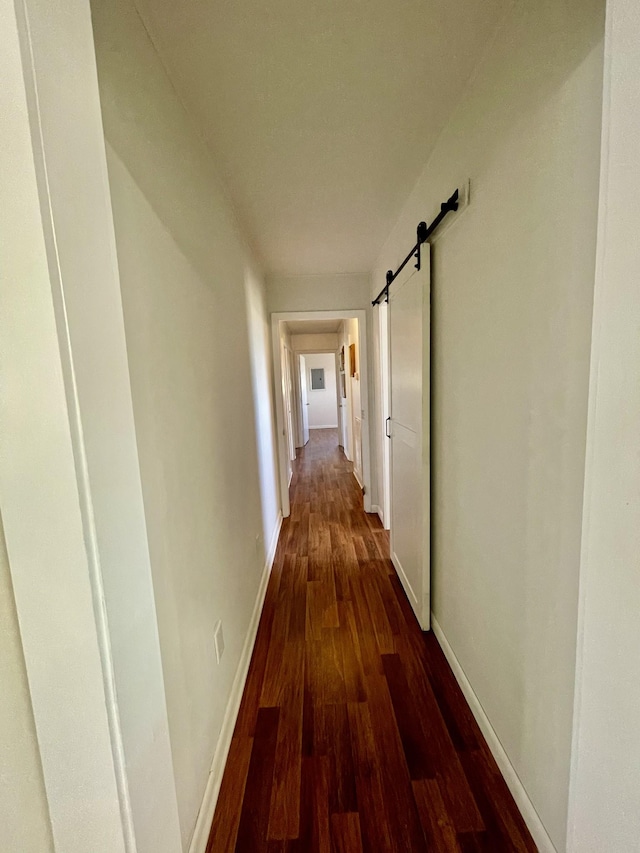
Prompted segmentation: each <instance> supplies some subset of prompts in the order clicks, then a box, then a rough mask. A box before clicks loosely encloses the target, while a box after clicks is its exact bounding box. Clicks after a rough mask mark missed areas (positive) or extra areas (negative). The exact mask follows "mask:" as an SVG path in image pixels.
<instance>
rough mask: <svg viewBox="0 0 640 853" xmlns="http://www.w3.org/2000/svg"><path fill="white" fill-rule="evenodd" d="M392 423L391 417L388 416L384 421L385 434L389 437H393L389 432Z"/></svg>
mask: <svg viewBox="0 0 640 853" xmlns="http://www.w3.org/2000/svg"><path fill="white" fill-rule="evenodd" d="M390 423H391V418H387V419H386V421H385V422H384V434H385V435H386V436H387V438H391V433H390V432H389V424H390Z"/></svg>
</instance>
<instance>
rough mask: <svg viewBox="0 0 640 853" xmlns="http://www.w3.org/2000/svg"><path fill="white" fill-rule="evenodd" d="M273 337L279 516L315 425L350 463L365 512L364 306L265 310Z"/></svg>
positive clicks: (368, 498)
mask: <svg viewBox="0 0 640 853" xmlns="http://www.w3.org/2000/svg"><path fill="white" fill-rule="evenodd" d="M272 338H273V358H274V377H275V388H276V418H277V425H278V463H279V474H280V477H279V479H280V496H281V506H282V514H283V516H285V517H286V516H288V515H289V512H290V508H289V485H290V483H291V477H292V475H293V461H294V459H295V458H296V455H297V450H298V449H299V448H302V447H305V446H306V444H307V443H308V442H309V439H310V436H311V435H312V434H313V433H314V431H316V430H317V431H319V430H327V433H326V434H325V437H327V440H331V441H334V440H335V441H336V442H337V444H338V445H339V447H340V448H341V449H342V451H343V452H344V455H345V456H346V458H347V459H348V460H349V461H350V462H352V463H353V475H354V477H355V479H356V481H357V483H358V485H359V487H360V488H361V489H362V492H363V504H364V509H365V512H371V496H370V482H371V479H370V477H371V474H370V471H371V468H370V456H369V453H370V450H369V441H370V439H369V388H368V381H369V379H368V369H367V367H368V365H367V329H366V312H365V311H362V310H360V311H335V312H334V311H301V312H289V313H279V314H272Z"/></svg>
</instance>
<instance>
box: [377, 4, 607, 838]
mask: <svg viewBox="0 0 640 853" xmlns="http://www.w3.org/2000/svg"><path fill="white" fill-rule="evenodd" d="M602 34H603V3H602V2H600V1H599V0H595V2H594V0H589V2H583V0H580V2H578V0H565V2H560V3H558V2H551V0H545V2H542V3H536V4H514V6H513V7H512V8H511V10H510V12H509V15H508V17H507V18H506V19H505V21H504V22H503V25H502V27H501V28H500V30H499V32H498V33H497V36H496V38H495V40H494V42H493V43H492V44H491V45H488V46H487V52H486V55H485V58H484V60H483V62H482V63H481V65H480V67H479V68H478V69H477V72H476V74H475V75H474V77H473V79H472V81H471V82H470V85H469V86H468V89H467V91H466V94H465V96H464V98H463V100H462V102H461V103H460V104H459V106H458V107H457V108H456V109H455V111H454V113H453V115H452V117H451V119H450V121H449V123H448V125H447V127H446V128H445V130H444V131H443V133H442V135H441V137H440V139H439V141H438V143H437V146H436V148H435V150H434V151H433V153H432V155H431V157H430V160H429V162H428V164H427V166H426V168H425V171H424V173H423V174H422V176H421V178H420V179H419V181H418V183H417V184H416V187H415V189H414V191H413V193H412V194H411V196H410V197H409V199H408V201H407V203H406V204H405V206H404V208H403V210H402V213H401V216H400V218H399V221H398V223H397V226H396V227H395V228H394V230H393V232H392V233H391V235H390V237H389V239H388V241H387V243H386V244H385V246H384V248H383V251H382V252H381V255H380V258H379V261H378V264H377V268H376V273H375V276H374V281H373V283H372V291H371V292H372V294H375V293H376V292H377V291H379V290H380V289H381V287H382V286H383V285H384V272H385V270H386V269H388V268H391V267H393V268H395V267H396V266H397V264H398V262H399V261H400V260H401V259H402V258H403V257H404V255H405V254H406V251H407V248H408V247H409V246H410V245H411V243H412V242H413V239H414V236H415V227H416V223H417V222H418V221H420V220H421V219H424V218H431V217H433V216H434V214H435V212H436V211H437V210H438V207H439V204H440V202H441V201H442V200H444V199H445V198H447V197H448V196H449V195H450V193H451V191H452V190H453V188H454V187H455V186H456V185H457V183H458V182H460V181H462V180H464V179H465V178H468V177H470V178H471V182H472V190H471V204H470V206H469V207H468V208H467V209H466V210H465V211H464V212H463V213H461V214H460V216H459V217H458V218H457V220H456V221H455V222H454V223H453V224H452V225H450V226H449V227H448V229H447V230H446V232H445V233H444V234H443V236H442V237H441V239H440V240H438V241H436V242H435V245H434V246H433V266H432V269H433V326H434V352H433V401H434V405H433V412H434V422H433V430H434V431H433V437H432V440H433V484H434V485H433V488H434V492H433V513H434V530H433V534H434V536H433V608H434V613H435V616H436V618H437V620H438V622H439V624H440V626H441V628H442V630H443V632H444V634H445V636H446V638H447V639H448V641H449V643H450V645H451V647H452V648H453V652H454V653H455V655H456V656H457V659H458V661H459V662H460V664H461V666H462V668H463V670H464V672H465V673H466V676H467V677H468V679H469V681H470V683H471V685H472V687H473V690H474V691H475V693H476V695H477V697H478V699H479V701H480V703H481V705H482V707H483V708H484V711H485V712H486V714H487V716H488V718H489V720H490V722H491V724H492V726H493V728H494V730H495V732H496V733H497V736H498V738H499V739H500V742H501V743H502V745H503V747H504V749H505V750H506V752H507V755H508V757H509V759H510V761H511V763H512V765H513V766H514V768H515V770H516V772H517V774H518V776H519V778H520V780H521V782H522V784H523V785H524V788H525V789H526V792H527V794H528V796H529V798H530V800H531V802H532V803H533V806H534V808H535V809H536V810H537V812H538V814H539V816H540V818H541V819H542V822H543V823H544V826H545V827H546V830H547V832H548V834H549V835H550V836H551V838H552V840H553V842H554V844H555V845H556V847H557V848H558V850H562V849H564V844H565V827H566V816H567V794H568V782H569V760H570V746H571V729H572V704H573V680H574V668H575V637H576V619H577V594H578V569H579V555H580V530H581V520H582V488H583V479H584V455H585V433H586V411H587V389H588V376H589V347H590V331H591V310H592V298H593V281H594V246H595V226H596V205H597V194H598V163H599V142H600V110H601V81H602ZM377 426H378V427H379V425H378V424H377ZM377 439H378V445H377V447H378V452H379V448H380V442H381V441H382V440H383V439H382V436H381V431H380V429H378V430H377Z"/></svg>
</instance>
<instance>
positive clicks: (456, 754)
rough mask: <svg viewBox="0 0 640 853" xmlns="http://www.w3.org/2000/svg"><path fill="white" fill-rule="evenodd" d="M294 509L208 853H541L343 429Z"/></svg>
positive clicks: (316, 445)
mask: <svg viewBox="0 0 640 853" xmlns="http://www.w3.org/2000/svg"><path fill="white" fill-rule="evenodd" d="M291 497H292V504H291V507H292V509H291V516H290V518H288V519H285V522H284V524H283V527H282V533H281V535H280V542H279V545H278V551H277V554H276V559H275V564H274V568H273V573H272V577H271V580H270V583H269V588H268V590H267V597H266V602H265V607H264V611H263V614H262V620H261V622H260V628H259V631H258V637H257V640H256V645H255V649H254V653H253V658H252V661H251V667H250V671H249V676H248V679H247V684H246V688H245V692H244V696H243V700H242V706H241V709H240V714H239V717H238V722H237V725H236V729H235V732H234V736H233V741H232V744H231V749H230V752H229V758H228V761H227V766H226V770H225V774H224V779H223V782H222V788H221V790H220V796H219V799H218V805H217V808H216V813H215V817H214V821H213V827H212V830H211V836H210V839H209V844H208V847H207V853H225V851H233V850H236V851H240V852H241V853H261V851H265V852H266V853H359V851H366V853H407V851H427V850H428V851H462V853H466V851H491V853H499V851H535V849H536V848H535V845H534V844H533V842H532V840H531V838H530V836H529V834H528V832H527V829H526V827H525V825H524V822H523V820H522V818H521V816H520V814H519V812H518V810H517V808H516V806H515V804H514V802H513V799H512V798H511V795H510V793H509V791H508V789H507V787H506V784H505V782H504V780H503V779H502V777H501V775H500V772H499V771H498V768H497V767H496V764H495V762H494V760H493V758H492V756H491V754H490V752H489V750H488V748H487V746H486V744H485V742H484V740H483V738H482V735H481V734H480V731H479V730H478V727H477V725H476V723H475V721H474V719H473V717H472V715H471V712H470V711H469V709H468V707H467V705H466V703H465V700H464V698H463V696H462V694H461V692H460V690H459V688H458V685H457V683H456V681H455V679H454V677H453V675H452V673H451V670H450V669H449V666H448V664H447V662H446V660H445V658H444V656H443V654H442V652H441V650H440V647H439V646H438V643H437V641H436V639H435V637H434V636H433V635H432V634H423V633H422V632H421V630H420V628H419V626H418V623H417V622H416V620H415V618H414V616H413V613H412V611H411V609H410V606H409V603H408V601H407V599H406V597H405V594H404V592H403V590H402V587H401V586H400V583H399V581H398V578H397V576H396V574H395V571H394V569H393V566H392V565H391V562H390V561H389V559H388V536H387V533H386V532H385V531H384V530H383V529H382V527H381V524H380V521H379V519H378V517H377V516H374V515H367V514H365V513H364V511H363V509H362V494H361V492H360V489H359V488H358V485H357V483H356V481H355V478H354V477H353V474H352V473H351V465H350V463H349V462H347V460H346V458H345V456H344V454H343V453H342V451H341V450H340V449H339V448H338V446H337V431H336V430H314V431H312V433H311V439H310V441H309V444H308V445H307V446H306V447H305V448H304V450H302V451H299V458H298V460H297V461H296V463H295V470H294V476H293V481H292V486H291Z"/></svg>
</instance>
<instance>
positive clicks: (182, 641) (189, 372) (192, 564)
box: [93, 0, 277, 849]
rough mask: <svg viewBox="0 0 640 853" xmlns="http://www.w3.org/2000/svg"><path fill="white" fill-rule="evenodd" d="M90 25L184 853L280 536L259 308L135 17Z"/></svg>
mask: <svg viewBox="0 0 640 853" xmlns="http://www.w3.org/2000/svg"><path fill="white" fill-rule="evenodd" d="M93 18H94V29H95V38H96V50H97V56H98V72H99V82H100V91H101V98H102V107H103V119H104V127H105V135H106V138H107V141H108V165H109V181H110V185H111V193H112V200H113V212H114V221H115V228H116V242H117V250H118V263H119V267H120V276H121V282H122V296H123V308H124V319H125V328H126V336H127V348H128V352H129V365H130V373H131V388H132V395H133V405H134V414H135V422H136V432H137V440H138V449H139V454H140V467H141V474H142V485H143V492H144V505H145V513H146V520H147V528H148V536H149V547H150V552H151V565H152V571H153V582H154V590H155V598H156V606H157V613H158V626H159V632H160V644H161V650H162V666H163V670H164V679H165V686H166V701H167V708H168V715H169V729H170V737H171V749H172V754H173V764H174V771H175V780H176V789H177V796H178V807H179V815H180V829H181V835H182V846H183V849H186V848H187V846H188V844H189V839H190V837H191V835H192V833H193V830H194V825H195V822H196V817H197V814H198V810H199V808H200V805H201V802H202V800H203V794H204V792H205V788H206V785H207V781H208V777H209V770H210V768H211V765H212V759H213V757H214V753H215V752H216V748H217V746H218V744H219V739H220V735H221V730H222V726H223V720H224V717H225V711H226V709H227V707H228V704H229V702H230V701H235V699H237V696H235V695H234V696H232V695H231V689H232V685H233V681H234V677H235V675H236V672H237V670H238V666H239V663H240V660H241V653H242V650H243V645H244V643H245V639H246V636H247V632H248V629H249V625H250V620H251V616H252V611H253V608H254V604H255V602H256V596H257V594H258V590H259V586H260V582H261V577H262V575H263V569H264V567H265V553H266V550H267V548H268V546H269V545H270V543H271V540H272V537H273V535H274V532H275V529H276V521H277V509H276V507H277V496H276V490H275V473H274V468H273V452H272V444H273V427H272V415H271V405H270V400H269V388H270V386H269V384H268V372H267V368H266V367H265V365H264V363H263V360H262V359H263V355H264V353H265V351H266V348H267V343H266V337H265V336H266V326H265V323H266V317H265V313H264V310H265V309H264V295H263V293H262V285H261V283H260V278H259V274H258V271H257V268H256V266H255V264H254V262H253V260H252V257H251V253H250V251H249V249H248V248H247V246H246V245H245V243H244V241H243V239H242V237H241V235H240V233H239V231H238V229H237V226H236V223H235V220H234V216H233V212H232V210H231V208H230V206H229V203H228V202H227V200H226V197H225V195H224V192H223V190H222V188H221V186H220V184H219V182H218V180H217V176H216V174H215V171H214V168H213V165H212V161H211V157H210V152H209V151H208V150H207V149H206V148H205V147H204V145H203V143H202V142H201V139H200V137H199V134H198V133H197V131H196V130H195V128H194V127H193V126H192V124H191V122H190V120H189V117H188V115H187V114H186V113H185V112H184V110H183V108H182V106H181V104H180V103H179V101H178V99H177V97H176V94H175V91H174V89H173V87H172V85H171V83H170V81H169V80H168V79H167V77H166V75H165V72H164V69H163V66H162V63H161V62H160V59H159V58H158V56H157V54H156V52H155V50H154V48H153V47H152V45H151V43H150V41H149V39H148V37H147V35H146V32H145V30H144V28H143V26H142V24H141V22H140V19H139V17H138V16H137V14H136V12H135V10H134V7H133V5H132V4H131V3H129V2H128V0H118V2H107V0H96V2H95V3H94V6H93ZM256 333H257V337H256ZM250 334H251V336H252V341H251V345H250V343H249V335H250ZM254 391H256V393H257V397H256V399H255V401H254V393H253V392H254ZM257 429H258V430H259V431H260V437H259V439H257V436H256V430H257ZM217 620H221V621H222V627H223V631H224V639H225V652H224V656H223V658H222V661H221V663H220V665H217V664H216V660H215V654H214V636H213V627H214V625H215V623H216V622H217ZM240 686H241V685H240ZM225 731H226V730H225ZM221 761H224V755H222V756H220V755H218V763H217V765H216V766H217V769H218V770H221V764H220V762H221Z"/></svg>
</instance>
